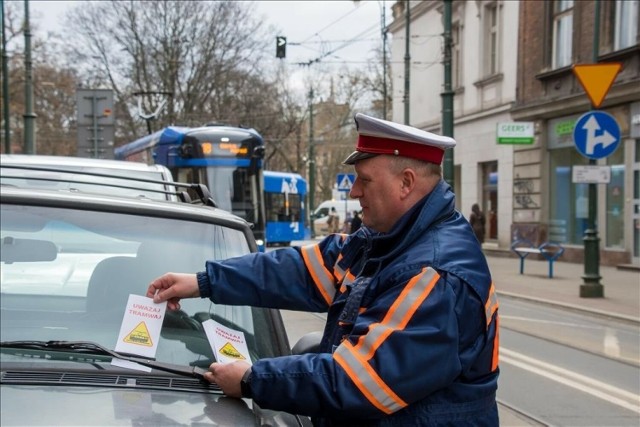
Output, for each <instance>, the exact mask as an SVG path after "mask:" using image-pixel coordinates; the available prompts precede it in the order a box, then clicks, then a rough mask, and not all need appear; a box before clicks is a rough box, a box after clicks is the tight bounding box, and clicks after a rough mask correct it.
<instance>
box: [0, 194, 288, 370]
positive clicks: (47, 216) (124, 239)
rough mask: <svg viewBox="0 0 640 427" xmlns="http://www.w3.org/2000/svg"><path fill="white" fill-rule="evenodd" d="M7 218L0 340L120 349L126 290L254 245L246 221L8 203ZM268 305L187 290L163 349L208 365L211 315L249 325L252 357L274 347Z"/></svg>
mask: <svg viewBox="0 0 640 427" xmlns="http://www.w3.org/2000/svg"><path fill="white" fill-rule="evenodd" d="M0 223H1V230H0V237H1V238H2V263H1V265H0V267H1V270H0V274H1V276H0V290H1V292H2V297H1V298H0V305H1V310H2V322H0V328H1V335H2V341H12V340H41V341H49V340H67V341H75V340H79V341H94V342H97V343H99V344H101V345H103V346H105V347H108V348H111V349H113V348H115V346H116V341H117V339H118V333H119V329H120V325H121V323H122V319H123V315H124V311H125V307H126V303H127V299H128V297H129V294H135V295H145V293H146V289H147V287H148V285H149V283H150V282H151V280H153V279H154V278H156V277H158V276H159V275H161V274H163V273H165V272H168V271H171V272H176V273H195V272H197V271H202V270H204V268H205V260H207V259H214V260H220V259H225V258H230V257H235V256H239V255H242V254H246V253H248V252H249V251H250V247H249V243H248V241H247V237H246V236H245V234H244V233H243V232H242V231H241V230H236V229H233V228H230V227H226V226H222V225H215V224H209V223H202V222H196V221H187V220H179V219H168V218H159V217H151V216H142V215H133V214H116V213H110V212H101V211H87V210H75V209H63V208H53V207H37V206H18V205H9V204H3V205H2V212H1V213H0ZM265 313H266V311H265V310H262V309H252V308H249V307H241V306H233V307H232V306H225V305H219V304H213V303H212V302H211V301H209V300H208V299H199V298H195V299H189V300H183V301H181V310H180V311H176V312H169V311H167V314H166V317H165V321H164V323H163V327H162V332H161V336H160V340H159V343H158V347H157V354H156V359H157V360H158V361H163V362H168V363H174V364H180V365H191V366H201V367H205V368H206V367H208V366H209V364H210V363H211V362H213V361H214V355H213V354H212V351H211V347H210V345H209V344H208V341H207V339H206V335H205V333H204V330H203V327H202V322H204V321H205V320H208V319H213V320H215V321H217V322H219V323H221V324H223V325H224V326H226V327H229V328H232V329H234V330H237V331H241V332H243V333H244V334H245V336H246V339H247V343H248V347H249V352H250V355H251V358H252V359H254V360H257V359H258V358H264V357H272V356H274V355H276V353H277V351H276V350H274V348H273V346H272V345H271V344H270V340H269V339H268V338H266V337H272V336H273V333H274V332H273V331H272V330H271V329H270V328H271V327H272V326H271V325H272V322H268V321H265V316H266V314H265ZM3 357H4V356H3ZM41 363H46V361H44V360H43V361H41Z"/></svg>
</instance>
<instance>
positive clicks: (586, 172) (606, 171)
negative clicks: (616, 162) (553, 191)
mask: <svg viewBox="0 0 640 427" xmlns="http://www.w3.org/2000/svg"><path fill="white" fill-rule="evenodd" d="M571 172H572V174H571V182H572V183H574V184H608V183H610V182H611V166H598V165H586V166H581V165H574V166H573V168H572V169H571Z"/></svg>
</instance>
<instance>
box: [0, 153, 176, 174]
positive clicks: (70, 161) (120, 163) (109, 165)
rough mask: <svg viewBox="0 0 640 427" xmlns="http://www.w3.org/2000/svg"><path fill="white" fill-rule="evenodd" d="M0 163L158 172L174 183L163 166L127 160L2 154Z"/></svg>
mask: <svg viewBox="0 0 640 427" xmlns="http://www.w3.org/2000/svg"><path fill="white" fill-rule="evenodd" d="M0 163H1V164H7V165H30V166H53V167H56V168H61V169H64V168H80V167H95V168H103V169H116V170H131V171H140V172H158V173H161V174H162V175H163V179H165V180H167V181H172V180H173V178H172V176H171V172H170V171H169V169H168V168H167V167H166V166H163V165H148V164H146V163H141V162H129V161H125V160H112V159H94V158H88V157H70V156H48V155H40V154H0Z"/></svg>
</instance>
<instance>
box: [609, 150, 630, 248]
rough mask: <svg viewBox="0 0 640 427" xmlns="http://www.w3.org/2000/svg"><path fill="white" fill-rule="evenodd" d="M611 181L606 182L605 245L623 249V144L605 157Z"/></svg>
mask: <svg viewBox="0 0 640 427" xmlns="http://www.w3.org/2000/svg"><path fill="white" fill-rule="evenodd" d="M607 165H609V166H610V167H611V181H610V182H609V184H607V204H606V207H607V215H606V227H607V235H606V245H605V246H606V247H607V248H618V249H624V217H625V209H624V204H625V203H624V175H625V173H624V146H623V144H621V145H620V147H618V149H617V150H616V151H615V152H614V153H613V154H611V155H610V156H609V157H607Z"/></svg>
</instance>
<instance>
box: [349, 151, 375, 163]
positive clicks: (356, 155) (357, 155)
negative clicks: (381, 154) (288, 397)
mask: <svg viewBox="0 0 640 427" xmlns="http://www.w3.org/2000/svg"><path fill="white" fill-rule="evenodd" d="M375 156H377V154H375V153H364V152H362V151H354V152H353V153H351V154H349V157H347V158H346V159H344V161H343V162H342V164H343V165H355V164H356V162H357V161H358V160H364V159H368V158H371V157H375Z"/></svg>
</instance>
